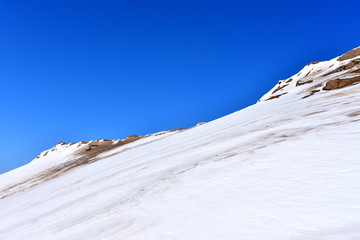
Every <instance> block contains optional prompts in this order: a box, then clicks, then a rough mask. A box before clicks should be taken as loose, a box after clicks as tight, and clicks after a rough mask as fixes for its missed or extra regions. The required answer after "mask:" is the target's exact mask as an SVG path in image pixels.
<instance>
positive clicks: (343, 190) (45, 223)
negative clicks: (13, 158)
mask: <svg viewBox="0 0 360 240" xmlns="http://www.w3.org/2000/svg"><path fill="white" fill-rule="evenodd" d="M316 65H317V64H315V65H311V66H312V67H314V66H316ZM317 67H321V63H320V64H319V66H317ZM305 74H306V73H305ZM301 87H302V86H301ZM289 89H290V88H289ZM298 89H299V88H298ZM287 91H289V90H287ZM299 91H300V90H299ZM359 92H360V85H353V86H349V87H346V88H342V89H338V90H333V91H329V92H325V91H323V92H319V93H318V94H315V95H313V96H311V97H309V98H306V99H301V98H302V95H299V92H298V90H297V89H296V91H295V90H293V92H290V93H288V94H286V95H284V96H281V97H280V98H278V99H273V100H271V101H261V102H259V103H257V104H255V105H253V106H250V107H248V108H245V109H243V110H241V111H238V112H235V113H233V114H230V115H228V116H225V117H223V118H220V119H217V120H215V121H212V122H209V123H206V124H203V125H198V126H196V127H194V128H191V129H189V130H185V131H175V132H165V133H164V134H161V135H156V134H154V135H151V136H149V137H147V138H143V139H140V140H137V141H135V142H132V143H129V144H126V145H123V146H121V147H118V148H116V149H113V150H111V151H109V152H105V153H103V154H102V155H101V156H98V158H99V160H98V161H95V162H93V163H91V164H86V165H81V166H79V167H77V168H74V169H72V170H71V171H68V172H66V173H64V174H60V175H59V176H57V177H55V178H52V179H49V180H46V181H42V180H41V178H39V179H38V180H37V181H38V184H37V185H35V186H32V187H29V186H30V185H28V184H27V183H26V181H27V179H29V178H30V177H31V176H36V175H37V174H39V173H41V172H44V171H46V169H48V168H51V167H52V166H55V165H57V164H60V163H64V162H66V161H69V160H71V159H72V158H74V155H72V153H73V152H74V151H75V147H74V145H73V146H65V145H64V146H60V147H59V149H58V150H56V151H53V152H51V154H50V153H49V155H47V156H45V157H41V158H39V159H36V160H34V161H32V162H31V163H30V164H28V165H25V166H23V167H21V168H19V169H16V170H14V171H12V172H9V173H6V174H3V175H1V176H0V198H1V197H3V198H2V199H0V209H1V211H0V219H1V222H0V236H1V239H7V240H11V239H16V240H17V239H29V240H30V239H36V240H39V239H59V240H60V239H61V240H65V239H133V240H135V239H136V240H145V239H146V240H152V239H154V240H155V239H156V240H158V239H171V240H177V239H179V240H180V239H184V240H185V239H186V240H193V239H194V240H195V239H207V240H217V239H219V240H220V239H227V240H231V239H242V240H259V239H261V240H263V239H269V240H271V239H296V240H299V239H307V240H308V239H334V240H339V239H341V240H344V239H360V161H359V160H360V159H359V158H360V147H359V144H360V105H359V102H360V94H359ZM16 183H18V185H16ZM14 184H15V185H16V186H14V187H13V188H11V189H7V188H9V186H12V185H14ZM6 189H7V190H6ZM19 189H20V191H19ZM4 192H5V193H6V194H4Z"/></svg>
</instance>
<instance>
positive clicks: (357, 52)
mask: <svg viewBox="0 0 360 240" xmlns="http://www.w3.org/2000/svg"><path fill="white" fill-rule="evenodd" d="M359 55H360V47H358V48H355V49H353V50H351V51H350V52H347V53H345V54H344V55H342V56H340V57H339V58H338V61H344V60H348V59H351V58H354V57H357V56H359Z"/></svg>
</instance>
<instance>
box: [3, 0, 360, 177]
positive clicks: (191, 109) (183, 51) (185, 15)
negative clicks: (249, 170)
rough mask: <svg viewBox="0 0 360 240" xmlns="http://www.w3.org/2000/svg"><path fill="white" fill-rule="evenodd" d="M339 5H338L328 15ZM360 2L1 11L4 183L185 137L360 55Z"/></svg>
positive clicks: (97, 4)
mask: <svg viewBox="0 0 360 240" xmlns="http://www.w3.org/2000/svg"><path fill="white" fill-rule="evenodd" d="M335 3H336V4H335ZM359 8H360V3H359V1H342V2H339V1H288V0H286V1H285V0H284V1H256V0H252V1H226V0H221V1H220V0H219V1H211V0H206V1H196V0H189V1H176V0H171V1H169V0H166V1H165V0H164V1H157V0H152V1H138V0H128V1H124V0H123V1H121V0H119V1H108V0H101V1H100V0H96V1H91V0H87V1H80V0H78V1H74V0H71V1H69V0H61V1H60V0H59V1H56V0H54V1H49V0H44V1H40V0H32V1H28V0H26V1H25V0H24V1H18V0H0V23H1V24H0V81H1V86H0V100H1V104H0V113H1V118H0V126H1V127H0V134H1V138H0V150H1V158H0V173H2V172H6V171H9V170H11V169H14V168H16V167H19V166H21V165H23V164H25V163H28V162H29V161H31V160H32V159H33V158H35V157H36V156H37V154H38V153H40V152H41V151H43V150H46V149H48V148H51V147H52V146H53V145H55V144H56V143H57V142H59V141H65V142H72V141H74V142H78V141H82V140H87V141H88V140H93V139H98V138H108V139H118V138H124V137H126V136H128V135H131V134H148V133H153V132H158V131H162V130H166V129H172V128H181V127H190V126H193V125H195V124H197V123H198V122H200V121H211V120H213V119H216V118H219V117H221V116H224V115H227V114H229V113H232V112H234V111H237V110H240V109H242V108H244V107H246V106H248V105H251V104H253V103H255V102H256V101H257V100H258V99H259V98H260V97H261V96H262V94H264V93H265V92H267V91H268V90H269V89H270V88H271V87H273V85H274V84H276V82H277V81H278V80H280V79H284V78H287V77H289V76H291V75H293V74H295V73H296V72H298V71H299V70H300V69H301V68H302V67H303V66H304V65H305V64H307V63H309V62H311V61H317V60H327V59H330V58H333V57H335V56H337V55H340V54H342V53H344V52H346V51H348V50H350V49H352V48H354V47H357V46H359V45H360V32H359V20H358V15H359Z"/></svg>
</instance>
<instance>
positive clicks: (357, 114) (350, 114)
mask: <svg viewBox="0 0 360 240" xmlns="http://www.w3.org/2000/svg"><path fill="white" fill-rule="evenodd" d="M347 116H348V117H357V116H360V111H355V112H352V113H349V114H347Z"/></svg>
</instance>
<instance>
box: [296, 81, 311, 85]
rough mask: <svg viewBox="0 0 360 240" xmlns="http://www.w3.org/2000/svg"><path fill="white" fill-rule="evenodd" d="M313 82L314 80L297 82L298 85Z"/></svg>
mask: <svg viewBox="0 0 360 240" xmlns="http://www.w3.org/2000/svg"><path fill="white" fill-rule="evenodd" d="M312 82H313V80H308V81H304V82H303V81H301V80H299V81H297V82H296V86H301V85H305V84H309V83H312Z"/></svg>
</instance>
